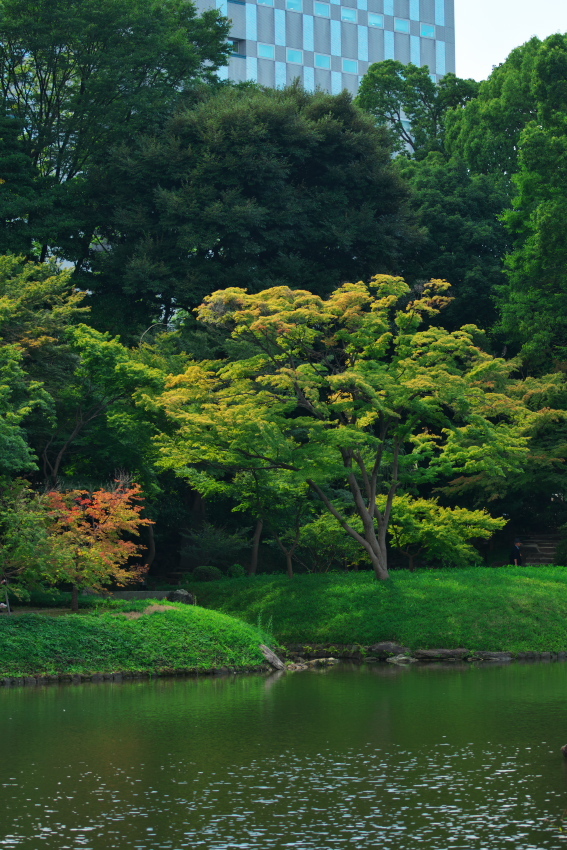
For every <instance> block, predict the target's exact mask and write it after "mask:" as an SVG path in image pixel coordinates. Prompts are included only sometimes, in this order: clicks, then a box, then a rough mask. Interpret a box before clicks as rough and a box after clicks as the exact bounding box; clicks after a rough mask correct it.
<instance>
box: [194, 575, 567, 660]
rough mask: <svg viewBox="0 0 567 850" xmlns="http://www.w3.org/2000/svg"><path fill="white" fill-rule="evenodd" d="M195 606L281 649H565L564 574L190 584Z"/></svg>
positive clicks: (347, 577) (317, 578) (334, 577)
mask: <svg viewBox="0 0 567 850" xmlns="http://www.w3.org/2000/svg"><path fill="white" fill-rule="evenodd" d="M189 589H190V590H192V591H193V592H195V593H196V594H197V598H198V600H199V603H200V604H201V605H204V606H206V607H210V608H214V609H216V610H218V611H223V612H224V613H227V614H231V615H233V616H237V617H241V618H242V619H244V620H246V621H247V622H248V623H257V622H259V621H260V622H262V623H263V624H264V625H265V626H266V627H267V628H268V629H269V631H270V632H271V633H272V634H273V635H274V637H275V638H276V639H277V640H278V641H280V642H281V643H319V644H332V643H340V644H352V643H360V644H364V645H370V644H373V643H376V642H379V641H383V640H394V641H397V642H399V643H401V644H403V645H404V646H408V647H411V648H412V649H418V648H423V649H430V648H435V647H446V648H455V647H467V648H468V649H470V650H489V651H490V650H492V651H508V652H530V651H546V652H547V651H550V652H562V651H565V650H567V568H566V567H502V568H498V569H491V568H471V569H467V570H431V571H424V572H417V573H409V572H396V573H393V575H392V578H391V580H390V581H388V582H382V583H379V582H377V581H376V580H375V579H374V576H373V574H371V573H370V572H361V573H346V574H345V573H327V574H324V575H299V576H296V577H295V578H294V579H292V580H289V579H288V578H286V577H284V576H259V577H257V578H251V579H232V580H226V581H219V582H200V583H198V584H197V583H195V584H191V585H189Z"/></svg>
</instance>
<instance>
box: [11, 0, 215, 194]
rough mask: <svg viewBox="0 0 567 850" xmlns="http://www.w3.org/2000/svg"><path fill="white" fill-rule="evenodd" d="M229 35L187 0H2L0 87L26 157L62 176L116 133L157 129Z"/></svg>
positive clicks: (78, 168)
mask: <svg viewBox="0 0 567 850" xmlns="http://www.w3.org/2000/svg"><path fill="white" fill-rule="evenodd" d="M228 32H229V25H228V22H227V21H225V20H224V19H223V18H221V17H220V15H219V13H218V12H216V11H208V12H204V13H203V15H201V16H198V15H197V12H196V9H195V6H194V5H193V4H192V3H190V2H187V0H159V2H158V0H144V2H142V0H96V2H94V0H81V2H80V3H78V2H76V0H37V2H35V3H33V4H30V3H29V2H26V0H5V1H4V2H3V3H2V7H1V10H0V63H1V72H2V73H1V76H0V87H1V88H0V90H1V92H2V95H3V98H4V100H5V102H6V104H7V106H8V108H9V109H10V111H11V113H12V114H13V115H14V116H15V117H16V118H17V119H18V121H19V122H20V125H21V127H22V133H23V139H24V141H25V145H26V148H27V150H28V151H29V153H30V156H31V159H32V162H33V164H34V165H35V166H36V167H37V168H38V169H39V171H40V173H41V174H42V175H44V176H46V177H52V178H54V179H55V181H56V182H58V183H63V182H65V181H67V180H70V179H72V178H73V177H75V176H76V175H77V174H79V173H80V172H82V171H83V170H84V169H85V167H87V166H88V165H89V164H90V162H91V160H92V158H93V157H95V158H97V157H98V156H100V155H101V154H102V153H103V151H104V150H105V148H107V147H108V146H109V145H111V144H113V143H116V141H117V140H118V139H120V138H121V137H122V136H123V134H124V132H128V131H135V130H136V129H138V130H139V129H140V128H147V124H148V122H150V123H151V124H153V125H154V126H155V124H156V121H157V120H158V119H159V117H160V116H163V115H164V114H165V113H166V112H167V110H168V108H170V105H171V103H172V101H178V100H179V99H180V94H181V92H182V90H183V89H184V88H186V87H187V86H188V85H190V84H191V82H192V81H193V80H194V79H196V78H199V77H200V78H205V79H211V78H212V77H213V75H214V73H215V71H216V70H217V69H218V67H219V66H220V65H223V64H224V63H225V61H226V58H227V56H228V52H229V47H228V45H227V44H226V43H225V40H226V36H227V35H228Z"/></svg>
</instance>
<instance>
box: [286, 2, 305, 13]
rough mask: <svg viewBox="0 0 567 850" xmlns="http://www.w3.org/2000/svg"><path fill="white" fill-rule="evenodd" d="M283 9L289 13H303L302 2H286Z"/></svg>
mask: <svg viewBox="0 0 567 850" xmlns="http://www.w3.org/2000/svg"><path fill="white" fill-rule="evenodd" d="M285 7H286V9H288V10H289V11H290V12H303V0H286V2H285Z"/></svg>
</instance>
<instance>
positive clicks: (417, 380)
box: [147, 275, 559, 579]
mask: <svg viewBox="0 0 567 850" xmlns="http://www.w3.org/2000/svg"><path fill="white" fill-rule="evenodd" d="M447 288H448V284H447V283H445V282H442V281H431V282H430V283H429V284H428V285H427V286H426V287H425V289H424V291H423V293H422V294H421V295H420V296H418V297H416V298H412V297H411V293H410V290H409V287H408V286H407V284H406V283H405V282H404V281H403V280H402V279H401V278H397V277H389V276H386V275H377V276H376V277H374V278H373V279H372V281H371V283H370V284H368V285H367V284H365V283H363V282H358V283H352V284H351V283H349V284H344V285H343V286H341V287H339V288H338V289H337V290H335V291H334V292H333V293H332V295H331V296H330V297H329V298H328V299H326V300H325V299H323V298H320V297H318V296H315V295H313V294H312V293H310V292H305V291H301V290H292V289H289V288H288V287H276V288H273V289H267V290H265V291H264V292H261V293H259V294H257V295H250V294H248V293H247V292H246V291H245V290H243V289H237V288H231V289H226V290H222V291H218V292H215V293H213V295H211V296H210V297H209V298H207V299H206V300H205V302H204V303H203V305H202V306H201V307H200V309H199V311H198V315H199V318H200V320H201V321H204V322H208V323H212V324H217V325H222V326H224V327H226V328H228V329H229V330H230V332H231V334H232V338H233V343H232V351H233V356H232V358H231V359H227V360H222V361H206V362H199V363H197V362H195V363H192V364H191V365H190V366H189V367H188V368H187V370H186V371H185V372H184V373H183V374H182V375H177V376H175V377H172V378H171V379H170V382H169V386H168V389H167V390H166V392H165V393H164V394H163V395H162V396H161V397H160V398H159V399H158V400H157V401H156V400H155V399H154V400H149V399H148V401H147V403H148V404H152V405H157V406H158V407H160V408H161V409H163V410H165V412H166V413H167V415H168V417H169V419H170V421H171V422H172V423H173V424H174V426H175V428H174V429H173V430H172V431H171V432H170V433H168V434H165V433H164V435H163V437H162V439H161V443H162V447H161V451H162V460H161V464H162V466H163V467H164V468H168V469H172V470H174V471H175V472H176V474H177V475H180V476H183V477H186V478H188V479H190V480H191V482H192V483H193V485H194V486H197V487H198V473H199V471H201V474H202V470H206V469H216V470H222V471H223V472H224V474H225V475H227V476H230V475H234V474H236V473H237V472H238V471H240V470H242V469H248V470H262V471H266V472H271V473H272V474H274V475H277V474H278V472H279V471H280V470H285V471H286V472H287V473H288V474H289V476H290V482H293V481H296V482H297V484H298V485H299V484H300V483H303V484H307V485H308V486H309V488H310V489H311V490H312V492H313V493H314V494H316V495H317V497H318V498H319V499H320V501H321V503H322V505H324V506H325V508H326V509H327V511H329V513H330V514H332V515H333V516H334V517H335V519H336V520H337V522H338V523H339V524H340V525H341V526H342V528H343V529H344V530H345V532H346V533H348V534H349V535H350V536H351V537H352V538H353V539H354V540H355V541H356V542H357V543H358V544H359V545H360V546H361V547H362V548H363V549H364V550H365V552H366V554H367V557H368V558H369V560H370V561H371V563H372V566H373V568H374V570H375V573H376V576H377V578H380V579H385V578H388V555H387V533H388V529H389V526H390V522H391V519H392V510H393V505H394V500H395V497H396V494H397V493H402V492H408V493H416V494H417V493H419V492H420V491H422V490H427V491H430V490H431V487H432V485H434V484H436V483H437V482H439V483H444V484H446V483H447V482H449V481H451V480H452V479H453V478H454V477H455V476H457V477H459V478H460V485H462V484H463V483H465V484H468V485H471V486H472V485H473V484H474V486H476V487H482V488H483V491H484V493H485V494H486V498H489V497H491V496H495V495H498V494H500V493H501V492H503V491H505V489H506V482H507V478H508V476H509V475H510V474H511V473H512V472H514V471H517V470H519V469H521V468H522V464H523V462H524V458H525V456H526V452H527V442H528V436H527V434H528V431H529V428H530V426H531V423H532V422H533V419H534V417H537V416H538V415H539V414H537V413H532V412H530V410H529V409H528V407H527V406H526V403H525V399H524V394H525V390H524V387H523V384H522V382H518V381H514V380H512V378H511V371H512V369H513V368H514V363H511V362H505V361H504V360H502V359H499V358H494V357H492V356H491V355H489V354H487V353H486V352H485V351H483V349H482V348H481V347H480V344H479V337H480V336H481V335H480V333H479V332H478V330H477V329H476V328H475V327H474V326H472V325H471V326H466V327H463V328H461V329H460V330H458V331H454V332H449V331H447V330H445V329H443V328H439V327H430V326H428V321H427V320H428V319H429V318H430V317H432V316H435V315H436V314H437V313H438V312H439V310H440V309H441V308H442V307H443V306H444V304H445V303H446V302H447V296H446V295H445V293H446V290H447ZM554 380H555V379H554ZM557 380H559V378H558V379H557ZM353 514H354V515H355V516H356V517H357V518H358V520H360V523H361V526H359V528H360V530H358V529H357V528H356V527H355V526H354V525H353V524H351V523H350V522H349V516H351V515H353Z"/></svg>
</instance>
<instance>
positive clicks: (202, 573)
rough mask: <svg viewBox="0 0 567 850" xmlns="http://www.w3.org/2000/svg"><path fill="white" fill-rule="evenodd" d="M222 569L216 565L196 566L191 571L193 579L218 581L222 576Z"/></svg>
mask: <svg viewBox="0 0 567 850" xmlns="http://www.w3.org/2000/svg"><path fill="white" fill-rule="evenodd" d="M224 577H225V576H224V575H223V573H222V571H221V570H219V568H218V567H204V566H203V567H197V569H196V570H194V571H193V581H218V580H219V579H221V578H224Z"/></svg>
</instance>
